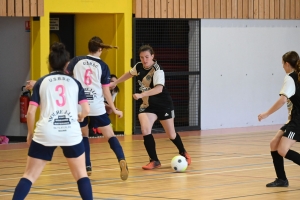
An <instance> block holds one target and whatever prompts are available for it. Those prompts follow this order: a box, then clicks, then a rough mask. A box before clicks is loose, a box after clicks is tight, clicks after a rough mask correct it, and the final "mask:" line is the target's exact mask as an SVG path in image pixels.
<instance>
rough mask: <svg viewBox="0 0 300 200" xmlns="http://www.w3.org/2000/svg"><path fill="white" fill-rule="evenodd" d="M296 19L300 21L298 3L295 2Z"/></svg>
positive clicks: (299, 3)
mask: <svg viewBox="0 0 300 200" xmlns="http://www.w3.org/2000/svg"><path fill="white" fill-rule="evenodd" d="M295 5H296V19H300V1H299V0H296V3H295Z"/></svg>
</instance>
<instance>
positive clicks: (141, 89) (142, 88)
mask: <svg viewBox="0 0 300 200" xmlns="http://www.w3.org/2000/svg"><path fill="white" fill-rule="evenodd" d="M138 83H139V85H140V88H139V90H140V91H142V92H145V91H148V90H151V88H150V87H146V86H145V85H144V84H143V83H142V81H140V80H139V81H138Z"/></svg>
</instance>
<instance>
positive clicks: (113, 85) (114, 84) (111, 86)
mask: <svg viewBox="0 0 300 200" xmlns="http://www.w3.org/2000/svg"><path fill="white" fill-rule="evenodd" d="M116 86H117V84H116V83H115V82H110V84H109V89H110V90H113V89H115V87H116Z"/></svg>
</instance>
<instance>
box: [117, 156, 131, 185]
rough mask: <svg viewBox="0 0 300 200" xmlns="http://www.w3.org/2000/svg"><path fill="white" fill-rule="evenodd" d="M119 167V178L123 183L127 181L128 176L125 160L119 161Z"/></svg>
mask: <svg viewBox="0 0 300 200" xmlns="http://www.w3.org/2000/svg"><path fill="white" fill-rule="evenodd" d="M119 165H120V169H121V173H120V177H121V179H122V180H123V181H125V180H127V178H128V174H129V171H128V167H127V162H126V160H120V162H119Z"/></svg>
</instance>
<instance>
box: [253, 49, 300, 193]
mask: <svg viewBox="0 0 300 200" xmlns="http://www.w3.org/2000/svg"><path fill="white" fill-rule="evenodd" d="M282 65H283V69H284V71H285V72H286V75H285V77H284V82H283V86H282V88H281V90H280V93H279V95H280V96H279V99H278V100H277V101H276V103H275V104H274V105H273V106H272V107H271V108H270V109H269V110H268V111H266V112H263V113H261V114H259V115H258V120H259V121H261V120H262V119H265V118H267V117H268V116H269V115H271V114H273V113H274V112H276V111H277V110H278V109H279V108H281V107H282V106H283V105H284V104H285V103H287V106H288V111H289V117H288V121H287V123H286V124H285V125H284V126H282V127H281V129H280V130H279V131H278V132H277V134H276V135H275V136H274V138H273V139H272V141H271V143H270V147H271V155H272V158H273V164H274V168H275V172H276V175H277V178H276V179H275V181H273V182H271V183H268V184H267V185H266V186H267V187H288V186H289V182H288V179H287V178H286V175H285V171H284V163H283V157H284V158H287V159H289V160H291V161H293V162H294V163H296V164H298V165H300V154H299V153H297V152H295V151H293V150H291V149H290V148H291V147H292V146H293V145H294V144H295V143H296V142H299V141H300V84H299V72H300V60H299V55H298V53H296V52H295V51H289V52H287V53H285V54H284V55H283V56H282Z"/></svg>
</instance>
